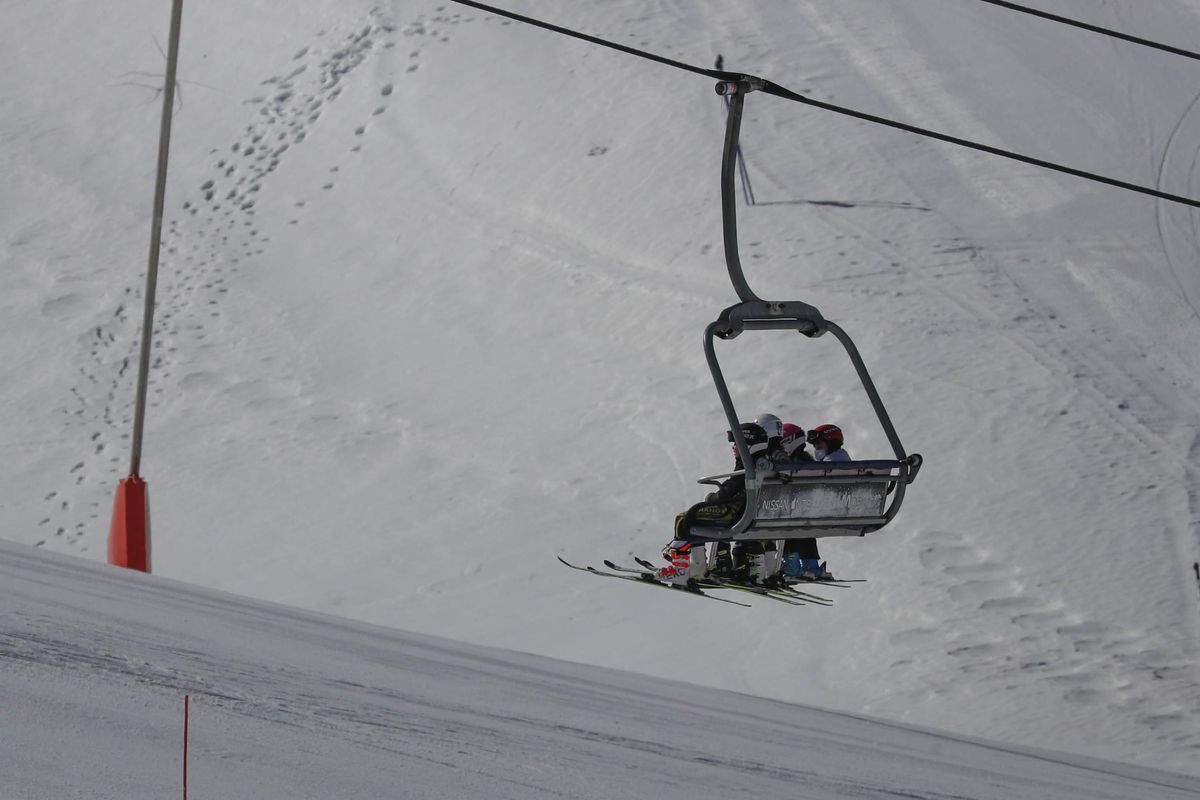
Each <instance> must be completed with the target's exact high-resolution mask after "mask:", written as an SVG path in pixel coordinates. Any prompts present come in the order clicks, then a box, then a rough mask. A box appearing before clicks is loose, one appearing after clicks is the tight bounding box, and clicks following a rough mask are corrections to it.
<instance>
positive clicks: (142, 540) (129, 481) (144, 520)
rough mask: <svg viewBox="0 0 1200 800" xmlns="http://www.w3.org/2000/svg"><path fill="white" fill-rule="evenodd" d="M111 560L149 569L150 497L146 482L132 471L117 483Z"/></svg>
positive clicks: (109, 554)
mask: <svg viewBox="0 0 1200 800" xmlns="http://www.w3.org/2000/svg"><path fill="white" fill-rule="evenodd" d="M108 563H110V564H113V565H115V566H118V567H125V568H126V569H136V570H138V571H140V572H149V571H150V501H149V492H148V490H147V487H146V482H145V481H144V480H142V479H141V478H139V477H137V476H136V475H133V476H131V477H128V478H124V479H122V480H121V482H120V483H119V484H117V497H116V500H115V501H114V502H113V515H112V527H111V528H109V531H108Z"/></svg>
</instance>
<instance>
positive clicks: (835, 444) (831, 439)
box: [807, 425, 844, 451]
mask: <svg viewBox="0 0 1200 800" xmlns="http://www.w3.org/2000/svg"><path fill="white" fill-rule="evenodd" d="M807 438H808V441H809V443H810V444H814V445H815V444H818V443H820V444H825V445H827V446H826V448H825V449H827V450H831V451H832V450H837V449H838V448H839V447H841V446H842V444H843V443H844V440H843V438H842V429H841V428H839V427H838V426H837V425H818V426H817V427H815V428H813V429H812V430H810V431H809V432H808V437H807Z"/></svg>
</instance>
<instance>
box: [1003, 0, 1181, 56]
mask: <svg viewBox="0 0 1200 800" xmlns="http://www.w3.org/2000/svg"><path fill="white" fill-rule="evenodd" d="M979 1H980V2H981V3H991V4H992V5H994V6H1001V7H1003V8H1008V9H1011V10H1013V11H1019V12H1021V13H1022V14H1031V15H1033V16H1035V17H1042V18H1043V19H1048V20H1051V21H1052V22H1061V23H1062V24H1064V25H1071V26H1073V27H1075V28H1082V29H1084V30H1085V31H1091V32H1092V33H1100V34H1103V35H1105V36H1111V37H1113V38H1115V39H1123V40H1125V41H1127V42H1133V43H1134V44H1140V45H1142V46H1143V47H1152V48H1154V49H1155V50H1162V51H1163V52H1166V53H1171V54H1173V55H1177V56H1183V57H1184V58H1194V59H1196V60H1198V61H1200V53H1195V52H1192V51H1191V50H1184V49H1182V48H1179V47H1172V46H1171V45H1169V44H1163V43H1162V42H1155V41H1151V40H1150V39H1142V38H1141V37H1138V36H1131V35H1130V34H1128V33H1122V32H1121V31H1116V30H1113V29H1111V28H1102V27H1100V26H1099V25H1091V24H1089V23H1086V22H1081V21H1080V20H1077V19H1071V18H1069V17H1060V16H1059V15H1058V14H1051V13H1050V12H1048V11H1039V10H1038V9H1036V8H1030V7H1029V6H1023V5H1021V4H1020V3H1010V2H1008V0H979Z"/></svg>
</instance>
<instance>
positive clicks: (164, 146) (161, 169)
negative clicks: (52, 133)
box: [108, 0, 183, 572]
mask: <svg viewBox="0 0 1200 800" xmlns="http://www.w3.org/2000/svg"><path fill="white" fill-rule="evenodd" d="M182 20H183V0H172V4H171V32H170V39H169V44H168V46H167V74H166V77H165V84H164V86H163V108H162V123H161V126H160V128H159V133H158V171H157V174H156V177H155V181H154V213H153V217H152V219H151V226H150V259H149V264H148V265H147V268H146V293H145V310H144V312H143V316H142V346H141V358H140V360H139V362H138V375H137V401H136V406H135V408H134V412H133V448H132V451H133V452H132V456H131V458H130V465H129V477H128V478H125V479H124V480H122V481H121V482H120V484H118V486H117V496H116V499H115V500H114V501H113V515H112V526H111V527H110V528H109V531H108V563H110V564H113V565H115V566H118V567H126V568H128V569H136V570H140V571H141V572H149V571H150V505H149V503H148V501H147V492H146V482H145V481H144V480H142V478H141V476H140V469H141V463H142V431H143V430H144V428H145V420H146V393H147V389H148V386H149V380H150V377H149V376H150V345H151V341H152V340H153V338H154V298H155V294H156V289H157V286H158V261H159V249H160V246H161V244H162V227H163V225H162V223H163V206H164V204H165V200H166V193H167V161H168V153H169V152H170V149H171V112H172V109H173V108H174V106H175V74H176V69H177V67H178V64H179V29H180V27H181V24H182Z"/></svg>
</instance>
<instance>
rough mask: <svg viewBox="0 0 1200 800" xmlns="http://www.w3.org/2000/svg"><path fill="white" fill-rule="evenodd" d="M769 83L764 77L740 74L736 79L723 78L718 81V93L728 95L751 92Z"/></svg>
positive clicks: (761, 88) (723, 95)
mask: <svg viewBox="0 0 1200 800" xmlns="http://www.w3.org/2000/svg"><path fill="white" fill-rule="evenodd" d="M766 85H767V82H766V81H765V80H763V79H762V78H758V77H755V76H753V75H739V76H737V79H736V80H721V81H717V85H716V87H714V88H715V89H716V92H717V94H719V95H721V96H722V97H726V96H728V95H731V94H749V93H750V92H758V91H762V90H763V89H764V88H765V87H766Z"/></svg>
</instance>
